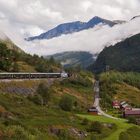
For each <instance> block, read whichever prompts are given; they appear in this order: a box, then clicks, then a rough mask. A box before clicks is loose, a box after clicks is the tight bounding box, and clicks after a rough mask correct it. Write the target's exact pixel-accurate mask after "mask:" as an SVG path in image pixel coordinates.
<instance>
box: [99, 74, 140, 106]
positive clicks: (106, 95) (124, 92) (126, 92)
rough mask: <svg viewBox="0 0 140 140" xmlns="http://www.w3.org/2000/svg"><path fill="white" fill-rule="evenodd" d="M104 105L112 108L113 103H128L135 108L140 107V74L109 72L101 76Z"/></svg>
mask: <svg viewBox="0 0 140 140" xmlns="http://www.w3.org/2000/svg"><path fill="white" fill-rule="evenodd" d="M100 82H101V83H100V85H101V97H102V105H103V107H105V108H112V101H113V100H115V99H117V100H119V101H127V102H128V103H129V104H131V105H132V106H133V107H140V100H139V99H140V84H139V83H140V74H139V73H133V72H128V73H123V72H107V73H102V74H101V75H100Z"/></svg>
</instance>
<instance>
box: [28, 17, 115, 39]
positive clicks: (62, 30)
mask: <svg viewBox="0 0 140 140" xmlns="http://www.w3.org/2000/svg"><path fill="white" fill-rule="evenodd" d="M98 24H103V25H109V26H111V27H112V26H114V25H115V24H117V23H116V22H113V21H110V20H106V19H103V18H100V17H98V16H95V17H94V18H92V19H90V20H89V21H88V22H80V21H76V22H70V23H64V24H60V25H58V26H57V27H55V28H53V29H51V30H49V31H47V32H45V33H42V34H41V35H39V36H34V37H29V38H27V39H26V40H28V41H33V40H42V39H52V38H54V37H58V36H61V35H64V34H71V33H75V32H79V31H82V30H87V29H89V28H93V27H95V26H96V25H98Z"/></svg>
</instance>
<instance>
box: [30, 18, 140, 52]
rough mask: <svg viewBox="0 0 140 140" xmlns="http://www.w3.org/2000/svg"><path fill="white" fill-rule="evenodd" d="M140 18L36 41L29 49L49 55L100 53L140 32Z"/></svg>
mask: <svg viewBox="0 0 140 140" xmlns="http://www.w3.org/2000/svg"><path fill="white" fill-rule="evenodd" d="M139 25H140V18H136V19H135V20H131V21H129V22H128V23H125V24H120V25H116V26H114V27H112V28H111V27H109V26H102V25H98V26H96V27H95V28H93V29H89V30H85V31H82V32H78V33H74V34H71V35H63V36H61V37H57V38H54V39H51V40H42V41H39V40H38V41H34V42H33V44H32V45H31V46H32V47H30V49H28V51H30V52H31V51H32V50H34V52H35V53H38V54H42V55H49V54H54V53H60V52H65V51H88V52H91V53H93V54H96V53H99V52H100V51H102V50H103V48H104V47H105V46H110V45H114V44H116V43H117V42H119V41H121V40H124V39H126V38H128V37H130V36H132V35H135V34H138V33H140V28H139Z"/></svg>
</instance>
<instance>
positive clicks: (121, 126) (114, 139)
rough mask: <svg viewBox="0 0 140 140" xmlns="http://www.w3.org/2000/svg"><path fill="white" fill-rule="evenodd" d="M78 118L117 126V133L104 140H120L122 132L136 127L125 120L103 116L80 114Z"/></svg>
mask: <svg viewBox="0 0 140 140" xmlns="http://www.w3.org/2000/svg"><path fill="white" fill-rule="evenodd" d="M77 116H79V117H81V118H86V119H88V120H90V121H99V122H104V123H114V124H116V125H117V130H116V131H115V132H113V133H112V134H110V135H109V136H108V137H107V138H104V139H103V140H119V135H120V133H121V132H124V131H126V130H127V129H129V128H131V127H133V126H135V125H133V124H128V123H127V122H126V120H124V119H122V120H114V119H110V118H107V117H103V116H92V115H81V114H78V115H77Z"/></svg>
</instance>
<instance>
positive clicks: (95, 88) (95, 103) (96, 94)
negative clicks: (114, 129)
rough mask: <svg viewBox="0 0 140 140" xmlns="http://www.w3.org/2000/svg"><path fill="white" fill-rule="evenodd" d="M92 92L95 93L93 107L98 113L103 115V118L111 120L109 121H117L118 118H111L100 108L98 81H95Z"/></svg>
mask: <svg viewBox="0 0 140 140" xmlns="http://www.w3.org/2000/svg"><path fill="white" fill-rule="evenodd" d="M94 92H95V100H94V105H93V106H94V107H95V108H96V109H97V110H98V113H99V114H100V115H103V116H105V117H108V118H111V119H116V120H118V119H119V118H116V117H113V116H111V115H109V114H107V113H105V112H104V111H103V110H102V109H101V107H100V100H101V98H100V86H99V81H96V82H95V84H94Z"/></svg>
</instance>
